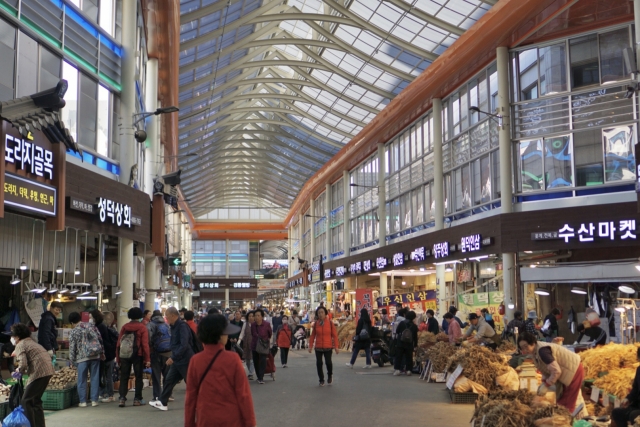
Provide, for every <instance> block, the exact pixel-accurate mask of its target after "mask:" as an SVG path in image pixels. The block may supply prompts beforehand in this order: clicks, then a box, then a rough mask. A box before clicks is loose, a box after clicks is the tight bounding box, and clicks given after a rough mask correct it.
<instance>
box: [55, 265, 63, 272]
mask: <svg viewBox="0 0 640 427" xmlns="http://www.w3.org/2000/svg"><path fill="white" fill-rule="evenodd" d="M56 273H58V274H60V273H62V266H61V265H60V263H58V267H57V268H56Z"/></svg>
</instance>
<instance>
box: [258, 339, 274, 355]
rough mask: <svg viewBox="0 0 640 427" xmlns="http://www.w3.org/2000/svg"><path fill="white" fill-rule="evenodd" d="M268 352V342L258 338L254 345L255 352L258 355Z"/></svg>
mask: <svg viewBox="0 0 640 427" xmlns="http://www.w3.org/2000/svg"><path fill="white" fill-rule="evenodd" d="M270 350H271V348H270V347H269V340H263V339H262V338H258V343H257V344H256V352H257V353H258V354H269V351H270Z"/></svg>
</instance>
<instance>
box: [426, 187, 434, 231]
mask: <svg viewBox="0 0 640 427" xmlns="http://www.w3.org/2000/svg"><path fill="white" fill-rule="evenodd" d="M431 186H433V182H430V183H429V184H427V185H425V186H424V206H425V208H426V209H427V218H426V221H425V222H431V221H433V220H434V219H435V217H436V204H435V201H434V200H433V198H432V196H431Z"/></svg>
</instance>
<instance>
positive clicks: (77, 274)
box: [73, 265, 80, 276]
mask: <svg viewBox="0 0 640 427" xmlns="http://www.w3.org/2000/svg"><path fill="white" fill-rule="evenodd" d="M73 274H74V275H76V276H79V275H80V269H79V268H78V266H77V265H76V269H75V270H74V271H73Z"/></svg>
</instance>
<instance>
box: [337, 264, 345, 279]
mask: <svg viewBox="0 0 640 427" xmlns="http://www.w3.org/2000/svg"><path fill="white" fill-rule="evenodd" d="M345 274H347V268H346V267H344V266H342V267H336V277H342V276H344V275H345Z"/></svg>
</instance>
